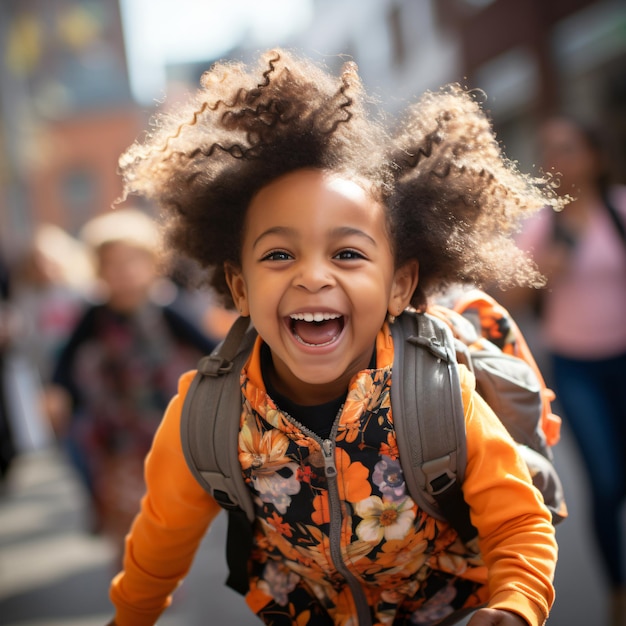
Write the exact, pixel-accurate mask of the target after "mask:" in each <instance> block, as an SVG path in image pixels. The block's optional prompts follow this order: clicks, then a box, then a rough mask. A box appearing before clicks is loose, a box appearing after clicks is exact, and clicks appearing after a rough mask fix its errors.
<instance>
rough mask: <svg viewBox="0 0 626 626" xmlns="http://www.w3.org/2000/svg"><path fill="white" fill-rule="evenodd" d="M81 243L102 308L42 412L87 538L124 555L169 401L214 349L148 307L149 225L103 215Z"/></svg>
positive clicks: (64, 364) (153, 277)
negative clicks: (87, 506)
mask: <svg viewBox="0 0 626 626" xmlns="http://www.w3.org/2000/svg"><path fill="white" fill-rule="evenodd" d="M81 237H82V240H83V241H84V242H85V243H86V245H87V246H88V248H89V249H90V250H91V251H92V252H93V255H94V259H95V265H96V269H97V274H98V277H99V279H100V281H101V289H102V302H101V303H100V304H95V305H93V306H90V307H88V308H87V309H86V311H85V312H84V313H83V315H82V318H81V319H80V321H79V322H78V324H77V325H76V327H75V329H74V331H73V333H72V334H71V336H70V337H69V340H68V341H67V343H66V345H65V347H64V349H63V351H62V352H61V354H60V357H59V359H58V361H57V363H56V367H55V370H54V374H53V376H52V383H53V386H52V387H51V388H50V389H49V390H48V394H47V395H48V403H49V404H48V406H49V409H50V415H51V418H52V420H53V424H54V426H55V429H56V431H57V432H58V433H59V435H60V436H61V437H63V438H64V440H65V441H66V442H67V445H68V449H69V451H70V455H71V458H72V460H73V462H74V463H75V465H76V467H77V469H78V470H79V472H80V475H81V477H82V478H83V480H84V482H85V485H86V486H87V488H88V493H89V496H90V503H91V514H92V522H93V529H94V530H95V531H99V532H103V533H105V534H106V535H108V536H110V537H111V538H112V539H113V540H114V542H115V543H116V545H117V547H118V549H119V550H121V549H122V540H123V536H124V533H125V532H126V530H127V529H128V526H129V524H130V521H131V520H132V518H133V516H134V515H135V513H136V512H137V509H138V506H139V499H140V497H141V495H142V493H143V491H144V484H143V477H142V468H143V460H144V457H145V455H146V452H147V451H148V449H149V446H150V442H151V440H152V437H153V435H154V432H155V430H156V427H157V426H158V424H159V421H160V419H161V416H162V413H163V411H164V409H165V407H166V405H167V401H168V399H169V397H170V396H171V395H172V393H173V392H174V391H175V389H176V381H177V379H178V377H179V376H180V374H181V373H182V372H184V371H185V370H187V369H189V368H190V367H194V366H195V364H196V362H197V360H198V358H199V357H200V356H201V355H202V354H204V353H206V352H207V351H210V350H211V349H212V348H213V347H214V343H213V342H211V341H209V340H208V339H207V338H206V337H205V336H204V335H203V334H202V333H201V332H200V331H199V330H198V329H197V328H196V327H195V326H193V325H192V324H191V323H190V322H189V321H188V320H187V319H186V318H185V317H184V316H182V315H181V314H180V313H177V312H174V311H173V310H171V309H170V308H169V307H168V306H164V305H161V304H156V303H155V302H153V301H152V299H151V290H152V289H153V288H154V286H155V284H156V281H157V279H158V278H159V265H158V260H159V256H158V253H159V233H158V230H157V227H156V225H155V223H154V222H153V220H152V219H151V218H150V217H148V216H147V215H146V214H144V213H142V212H140V211H138V210H134V209H125V210H117V211H114V212H111V213H107V214H103V215H100V216H98V217H96V218H94V219H93V220H91V221H90V222H88V223H87V224H86V225H85V227H84V229H83V231H82V234H81Z"/></svg>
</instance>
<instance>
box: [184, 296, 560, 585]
mask: <svg viewBox="0 0 626 626" xmlns="http://www.w3.org/2000/svg"><path fill="white" fill-rule="evenodd" d="M390 329H391V334H392V337H393V343H394V363H393V368H394V371H400V372H401V373H402V376H398V377H396V378H394V382H393V384H392V385H391V405H392V407H393V421H394V426H395V429H396V435H397V437H396V439H397V443H398V452H399V458H400V464H401V467H402V470H403V473H404V477H405V481H406V484H407V489H408V492H409V494H410V495H411V497H412V498H413V500H414V501H415V502H416V503H417V505H418V506H419V507H420V508H422V509H423V510H425V511H426V512H427V513H429V514H430V515H431V516H433V517H435V518H437V519H440V520H447V521H448V522H449V523H450V524H451V525H452V526H454V528H455V529H456V530H457V532H458V534H459V536H460V538H461V539H462V541H463V542H464V543H465V544H466V546H467V547H468V549H469V550H471V551H473V552H475V553H478V544H477V531H476V529H475V528H474V527H473V525H472V524H471V521H470V516H469V506H468V505H467V503H466V502H465V500H464V499H463V492H462V484H463V478H464V472H465V465H466V461H467V451H466V441H465V419H464V409H463V402H462V397H461V386H460V380H459V372H458V363H463V364H464V365H465V366H466V367H468V368H469V369H470V370H471V371H472V372H473V373H474V375H475V377H476V388H477V391H478V393H479V394H481V395H482V397H483V398H484V399H485V400H486V401H487V403H488V404H489V405H490V406H491V407H492V409H493V410H494V412H495V413H496V415H497V416H498V417H499V418H500V420H501V421H502V423H503V424H504V425H505V427H506V428H507V430H508V431H509V432H510V434H511V435H512V437H513V439H514V440H515V441H516V442H517V444H518V447H519V449H520V452H521V453H522V456H523V458H524V459H525V461H526V463H527V465H528V467H529V470H530V473H531V476H532V478H533V483H534V484H535V486H536V487H537V488H538V489H539V490H540V491H541V493H542V494H543V497H544V501H545V503H546V505H547V506H548V508H549V509H550V511H551V513H552V520H553V523H555V524H556V523H558V522H560V521H561V520H562V519H564V518H565V517H566V516H567V509H566V506H565V500H564V497H563V489H562V486H561V481H560V479H559V476H558V474H557V472H556V469H555V467H554V466H553V464H552V450H551V448H552V446H553V445H554V444H556V443H557V441H558V438H559V428H560V418H558V417H557V416H555V415H553V414H552V412H551V410H550V402H551V401H552V400H553V399H554V394H553V393H552V391H551V390H549V389H548V388H547V387H546V385H545V382H544V380H543V378H542V376H541V373H540V371H539V369H538V367H537V365H536V363H535V360H534V358H533V357H532V354H531V353H530V350H529V349H528V346H527V344H526V342H525V341H524V338H523V336H522V334H521V332H520V330H519V328H518V327H517V326H516V325H515V323H514V322H513V321H512V319H511V318H510V316H509V315H508V313H507V312H506V311H505V309H503V308H502V307H501V306H500V305H498V303H497V302H496V301H495V300H493V299H492V298H491V297H490V296H488V295H487V294H485V293H483V292H482V291H478V290H474V291H472V292H467V293H465V294H464V296H463V297H461V298H458V299H457V300H456V302H455V304H454V307H446V306H442V305H440V304H437V305H434V306H432V307H430V308H429V310H428V312H426V313H420V312H417V311H415V310H412V309H407V310H406V311H405V312H404V313H402V315H400V316H398V318H396V320H395V322H394V323H392V324H390ZM256 336H257V335H256V331H255V330H254V329H253V328H249V318H242V317H240V318H238V319H237V320H236V321H235V323H234V324H233V326H232V328H231V330H230V331H229V333H228V335H227V336H226V338H225V339H224V341H223V342H222V343H221V344H220V345H219V346H218V347H217V348H216V349H215V350H214V351H213V353H211V354H210V355H208V356H206V357H203V358H202V359H201V360H200V362H199V363H198V371H197V374H196V376H195V377H194V379H193V381H192V383H191V386H190V388H189V391H188V393H187V396H186V399H185V402H184V405H183V412H182V417H181V438H182V446H183V451H184V454H185V458H186V460H187V463H188V465H189V467H190V469H191V471H192V473H193V474H194V476H195V477H196V479H197V480H198V481H199V483H200V484H201V485H202V486H203V487H204V488H205V489H206V490H207V491H209V493H211V495H212V496H213V497H214V498H215V499H216V500H217V502H218V503H219V504H220V505H221V506H222V507H223V508H224V509H225V510H226V511H227V513H228V534H227V543H226V559H227V563H228V566H229V577H228V579H227V581H226V584H227V585H228V586H230V587H232V588H233V589H235V590H236V591H239V592H240V593H242V594H245V593H246V591H247V589H248V581H247V560H248V556H249V554H250V550H251V547H252V532H251V527H252V526H251V525H252V523H253V522H254V519H255V512H254V506H253V503H252V497H251V493H250V490H249V488H248V487H247V486H246V484H245V482H244V479H243V476H242V472H241V466H240V465H239V459H238V455H237V453H236V451H237V447H238V435H239V424H240V417H241V410H242V400H241V387H240V376H239V374H240V372H241V369H242V367H243V366H244V364H245V363H246V361H247V359H248V357H249V355H250V352H251V350H252V346H253V344H254V341H255V339H256ZM490 339H493V340H495V342H494V341H491V340H490ZM511 339H514V341H511ZM498 344H499V345H498ZM218 415H220V419H216V417H217V416H218ZM213 444H215V445H213Z"/></svg>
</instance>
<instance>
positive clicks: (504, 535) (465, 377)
mask: <svg viewBox="0 0 626 626" xmlns="http://www.w3.org/2000/svg"><path fill="white" fill-rule="evenodd" d="M259 352H260V340H257V344H256V346H255V349H254V351H253V353H252V355H251V357H250V360H249V362H248V364H247V366H246V367H245V368H244V370H243V372H242V389H243V394H244V398H245V402H244V408H243V412H242V421H241V430H240V436H239V459H240V462H241V465H242V470H243V473H244V475H245V477H246V479H247V480H248V481H249V484H250V487H251V489H252V491H253V494H254V499H255V505H256V510H257V521H256V524H255V530H254V533H255V547H254V550H253V554H252V557H251V563H250V572H251V573H250V591H249V592H248V594H247V596H246V601H247V603H248V605H249V606H250V608H251V609H252V610H253V611H254V612H255V613H257V614H258V615H259V617H260V618H261V619H262V620H263V621H265V620H264V615H268V616H270V615H273V616H274V617H275V616H276V615H277V613H278V614H279V613H284V614H289V615H290V616H291V619H293V622H291V623H296V622H297V623H298V624H303V625H304V624H307V623H313V622H314V621H315V615H316V613H318V612H319V613H325V614H327V615H329V616H330V618H331V620H332V623H334V624H348V623H353V620H354V615H355V614H356V612H357V605H359V603H360V604H361V606H363V603H365V606H366V607H369V608H368V609H367V610H368V612H371V614H372V624H381V625H382V624H389V623H391V622H392V621H393V620H394V619H398V620H400V619H402V618H403V617H404V618H406V619H407V620H408V619H410V616H413V617H414V619H415V618H418V617H419V619H420V620H421V621H420V622H419V623H424V624H426V623H429V621H428V620H431V621H432V623H435V622H436V621H438V620H439V619H441V618H442V617H444V616H445V615H446V614H448V613H450V612H452V611H453V610H456V609H458V608H462V607H472V606H477V605H479V604H482V603H485V602H486V603H488V606H490V607H492V608H501V609H508V610H510V611H513V612H515V613H518V614H519V615H521V616H522V617H523V618H524V619H526V621H527V622H528V623H529V624H530V625H531V626H535V625H539V624H543V623H544V621H545V619H546V618H547V615H548V611H549V609H550V607H551V605H552V602H553V599H554V589H553V586H552V578H553V574H554V567H555V563H556V556H557V546H556V542H555V535H554V528H553V526H552V524H551V517H550V513H549V512H548V510H547V509H546V508H545V506H544V505H543V501H542V498H541V495H540V494H539V493H538V492H537V491H536V490H535V488H534V487H533V486H532V482H531V479H530V476H529V474H528V470H527V469H526V466H525V464H524V462H523V460H521V458H520V457H519V455H518V453H517V451H516V447H515V445H514V444H513V442H512V440H511V438H510V436H509V435H508V433H507V432H506V430H505V429H504V427H503V426H502V424H501V423H500V421H499V420H498V419H497V418H496V417H495V415H494V414H493V413H492V411H491V409H490V408H489V407H488V406H487V405H486V403H485V402H484V401H483V400H482V399H481V398H480V397H479V396H478V395H477V394H476V393H475V391H474V379H473V376H472V375H471V374H470V373H469V372H468V371H467V370H465V369H464V368H462V370H461V380H462V391H463V402H464V406H465V419H466V428H467V454H468V463H467V470H466V476H465V482H464V485H463V490H464V495H465V499H466V500H467V502H468V504H469V505H470V508H471V516H472V522H473V524H474V525H475V526H476V528H477V529H478V531H479V536H480V549H481V554H482V560H480V559H476V558H472V556H471V555H469V554H467V553H466V552H465V550H464V548H463V546H462V544H461V543H460V541H459V540H458V537H457V535H456V532H455V531H454V530H453V529H452V528H451V527H450V526H449V525H448V524H447V523H445V522H440V521H437V520H435V519H434V518H432V517H430V516H428V515H426V514H425V513H424V512H422V511H421V510H419V509H418V507H417V506H416V505H415V504H414V502H413V501H412V500H411V498H410V497H409V496H408V494H407V492H406V488H405V487H404V482H403V480H402V473H401V470H400V468H399V465H398V458H397V446H396V441H395V433H394V429H393V416H392V414H391V407H390V399H389V391H390V384H391V364H392V362H393V344H392V341H391V337H390V335H389V332H388V329H387V327H385V328H384V329H383V330H382V331H381V332H380V333H379V336H378V339H377V368H376V369H375V370H364V371H362V372H360V373H359V374H357V375H356V376H355V377H354V379H353V380H352V382H351V385H350V388H349V390H348V395H347V397H346V401H345V404H344V406H343V409H342V411H341V413H340V415H339V416H338V417H337V419H336V424H335V428H334V431H333V432H334V436H333V437H332V440H327V441H326V442H322V441H321V440H320V439H319V438H318V437H316V436H314V435H313V434H312V433H310V432H309V431H307V429H306V428H303V427H302V425H300V424H298V423H297V422H296V421H295V420H293V419H292V418H290V417H289V416H288V415H286V414H284V413H282V412H281V411H280V410H279V409H277V407H276V406H275V404H274V403H273V402H272V400H271V399H270V398H269V397H268V396H267V394H266V392H265V388H264V385H263V381H262V376H261V370H260V355H259ZM193 375H194V372H189V373H187V374H185V375H183V376H182V377H181V380H180V387H179V394H178V395H177V396H176V397H175V398H173V400H172V401H171V403H170V405H169V407H168V409H167V412H166V414H165V417H164V420H163V422H162V424H161V426H160V428H159V431H158V433H157V435H156V437H155V440H154V444H153V447H152V450H151V452H150V454H149V456H148V458H147V461H146V482H147V493H146V496H145V497H144V499H143V501H142V508H141V513H140V514H139V515H138V516H137V518H136V519H135V522H134V524H133V526H132V529H131V532H130V534H129V536H128V539H127V550H126V555H125V560H124V571H123V572H122V573H120V574H119V575H118V576H117V577H116V578H115V579H114V580H113V583H112V587H111V598H112V601H113V602H114V604H115V606H116V617H115V623H116V624H117V626H144V625H152V624H154V623H155V622H156V620H157V618H158V616H159V615H160V614H161V612H162V611H163V610H164V609H165V608H166V606H167V605H168V603H169V595H170V594H171V593H172V591H173V590H174V589H175V588H176V586H177V585H178V583H179V582H180V581H181V579H182V578H183V577H184V576H185V575H186V574H187V572H188V570H189V568H190V566H191V563H192V559H193V557H194V554H195V552H196V550H197V548H198V545H199V543H200V541H201V539H202V538H203V536H204V534H205V532H206V530H207V528H208V526H209V524H210V522H211V520H212V519H213V518H214V517H215V516H216V515H217V513H218V512H219V511H220V510H221V509H220V507H219V505H218V504H217V503H216V502H215V501H214V500H213V499H212V497H211V496H210V495H208V494H207V493H206V492H205V491H204V490H203V489H202V487H200V485H199V484H198V483H197V482H196V480H195V478H194V477H193V475H192V474H191V472H190V470H189V469H188V467H187V464H186V461H185V459H184V456H183V452H182V447H181V438H180V416H181V409H182V404H183V401H184V398H185V395H186V393H187V391H188V388H189V385H190V383H191V380H192V378H193ZM325 446H328V447H327V449H326V452H327V454H326V456H325V455H324V447H325ZM328 464H330V465H332V468H334V470H335V472H336V473H335V474H334V475H333V472H331V473H330V474H328V475H327V473H326V472H325V471H324V468H325V465H326V466H328ZM267 619H268V620H271V619H272V618H271V617H268V618H267ZM351 619H352V622H351ZM309 620H310V621H309ZM266 623H270V622H269V621H267V622H266ZM316 623H318V622H316ZM407 623H408V621H407Z"/></svg>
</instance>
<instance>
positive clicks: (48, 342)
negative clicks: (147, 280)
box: [12, 223, 95, 382]
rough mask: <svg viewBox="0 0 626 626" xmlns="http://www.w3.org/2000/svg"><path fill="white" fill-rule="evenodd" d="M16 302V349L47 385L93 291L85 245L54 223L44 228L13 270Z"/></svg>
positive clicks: (33, 239)
mask: <svg viewBox="0 0 626 626" xmlns="http://www.w3.org/2000/svg"><path fill="white" fill-rule="evenodd" d="M13 273H14V287H13V298H12V300H13V303H14V306H15V308H16V309H17V311H19V332H18V333H17V336H16V338H15V345H16V347H17V349H18V350H19V351H20V352H21V353H22V354H23V355H24V356H26V357H27V358H28V360H29V361H30V362H31V363H32V364H33V365H34V366H36V369H37V371H38V374H39V376H41V379H42V380H43V381H44V382H48V381H49V379H50V375H51V373H52V367H53V364H54V362H55V361H56V358H57V357H58V355H59V351H60V349H61V346H62V345H63V343H64V342H65V341H66V340H67V337H68V335H69V333H70V332H71V331H72V329H73V328H74V326H75V324H76V322H77V320H78V317H79V315H80V314H81V312H82V310H83V309H84V307H85V305H86V303H87V301H88V300H89V298H90V295H91V293H92V291H93V287H94V280H95V275H94V271H93V264H92V262H91V258H90V257H89V255H88V253H87V251H86V249H85V246H84V245H83V244H82V243H81V242H80V241H78V240H77V239H76V238H75V237H72V236H71V235H70V234H69V233H68V232H66V231H65V230H64V229H62V228H60V227H59V226H56V225H54V224H48V223H43V224H40V225H39V226H38V227H37V228H36V229H35V232H34V233H33V237H32V240H31V243H30V244H29V245H28V246H27V248H26V250H25V251H24V253H23V254H22V255H21V256H20V257H19V258H18V259H17V261H16V263H15V266H14V272H13Z"/></svg>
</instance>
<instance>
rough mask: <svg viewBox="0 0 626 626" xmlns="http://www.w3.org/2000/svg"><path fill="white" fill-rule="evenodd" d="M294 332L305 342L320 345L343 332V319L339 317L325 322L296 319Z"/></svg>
mask: <svg viewBox="0 0 626 626" xmlns="http://www.w3.org/2000/svg"><path fill="white" fill-rule="evenodd" d="M293 332H294V333H295V334H296V335H297V336H298V337H300V339H302V341H304V342H305V343H310V344H312V345H315V346H318V345H321V344H324V343H328V342H329V341H331V339H334V338H335V337H336V336H337V335H338V334H339V333H340V332H341V321H340V320H339V319H334V320H327V321H325V322H302V321H296V322H294V324H293Z"/></svg>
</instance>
